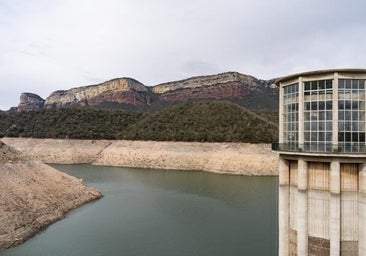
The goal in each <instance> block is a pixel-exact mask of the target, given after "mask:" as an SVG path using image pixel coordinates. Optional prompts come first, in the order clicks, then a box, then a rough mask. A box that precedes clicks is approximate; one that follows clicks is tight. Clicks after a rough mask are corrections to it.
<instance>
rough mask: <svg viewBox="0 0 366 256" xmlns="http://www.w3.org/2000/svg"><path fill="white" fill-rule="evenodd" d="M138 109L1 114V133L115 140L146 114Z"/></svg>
mask: <svg viewBox="0 0 366 256" xmlns="http://www.w3.org/2000/svg"><path fill="white" fill-rule="evenodd" d="M146 115H147V114H144V113H139V112H126V111H111V110H95V109H90V108H64V109H57V110H40V111H29V112H25V111H23V112H19V113H9V114H0V136H8V137H33V138H70V139H115V138H116V134H119V133H121V132H123V131H124V130H126V129H127V127H128V126H129V125H131V124H133V123H136V122H137V121H139V120H140V119H142V118H144V117H146Z"/></svg>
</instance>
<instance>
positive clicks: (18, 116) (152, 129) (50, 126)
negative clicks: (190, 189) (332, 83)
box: [0, 101, 277, 143]
mask: <svg viewBox="0 0 366 256" xmlns="http://www.w3.org/2000/svg"><path fill="white" fill-rule="evenodd" d="M270 116H273V115H268V114H267V113H265V112H253V111H249V110H246V109H245V108H243V107H240V106H238V105H236V104H233V103H229V102H221V101H208V102H198V103H185V104H182V105H178V106H175V107H171V108H168V109H165V110H162V111H159V112H157V113H153V114H152V113H142V112H133V111H120V110H100V109H92V108H61V109H56V110H39V111H30V112H26V111H23V112H19V113H7V114H0V136H7V137H33V138H72V139H128V140H158V141H202V142H206V141H208V142H248V143H268V142H272V141H275V140H276V138H277V125H276V123H275V122H273V120H271V118H269V117H270Z"/></svg>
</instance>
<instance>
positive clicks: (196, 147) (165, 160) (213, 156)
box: [2, 138, 278, 175]
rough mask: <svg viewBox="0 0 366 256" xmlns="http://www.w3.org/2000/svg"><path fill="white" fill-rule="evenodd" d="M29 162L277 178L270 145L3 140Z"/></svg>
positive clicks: (275, 159) (274, 157) (275, 157)
mask: <svg viewBox="0 0 366 256" xmlns="http://www.w3.org/2000/svg"><path fill="white" fill-rule="evenodd" d="M2 140H3V141H4V142H5V143H7V144H9V145H11V146H13V147H14V148H16V149H17V150H18V151H19V152H21V153H22V156H23V157H25V158H26V159H35V160H40V161H43V162H46V163H63V164H67V163H69V164H76V163H87V162H88V161H89V163H92V164H96V165H105V166H123V167H137V168H155V169H176V170H196V171H207V172H215V173H223V174H235V175H277V167H278V160H277V155H276V154H275V153H273V152H271V146H270V145H269V144H249V143H198V142H157V141H126V140H119V141H93V140H54V139H26V138H3V139H2Z"/></svg>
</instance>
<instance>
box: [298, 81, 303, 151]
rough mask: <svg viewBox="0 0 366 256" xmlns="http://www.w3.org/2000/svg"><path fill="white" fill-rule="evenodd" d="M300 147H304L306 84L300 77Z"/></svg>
mask: <svg viewBox="0 0 366 256" xmlns="http://www.w3.org/2000/svg"><path fill="white" fill-rule="evenodd" d="M299 148H300V149H302V150H303V149H304V85H303V80H302V77H301V76H300V77H299Z"/></svg>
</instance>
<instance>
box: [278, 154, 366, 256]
mask: <svg viewBox="0 0 366 256" xmlns="http://www.w3.org/2000/svg"><path fill="white" fill-rule="evenodd" d="M364 161H365V159H362V158H361V157H360V158H353V159H349V158H346V157H345V158H342V157H329V156H328V157H324V158H322V157H309V156H308V157H306V156H296V157H295V156H284V155H282V156H281V157H280V164H279V229H280V232H279V241H280V248H279V252H280V253H279V255H280V256H288V255H290V256H295V255H296V256H301V255H303V256H308V255H309V256H323V255H324V256H325V255H330V256H335V255H337V256H358V255H366V236H365V235H366V225H365V224H366V223H365V217H366V204H365V202H366V200H365V198H366V193H365V192H366V165H365V164H364Z"/></svg>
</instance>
